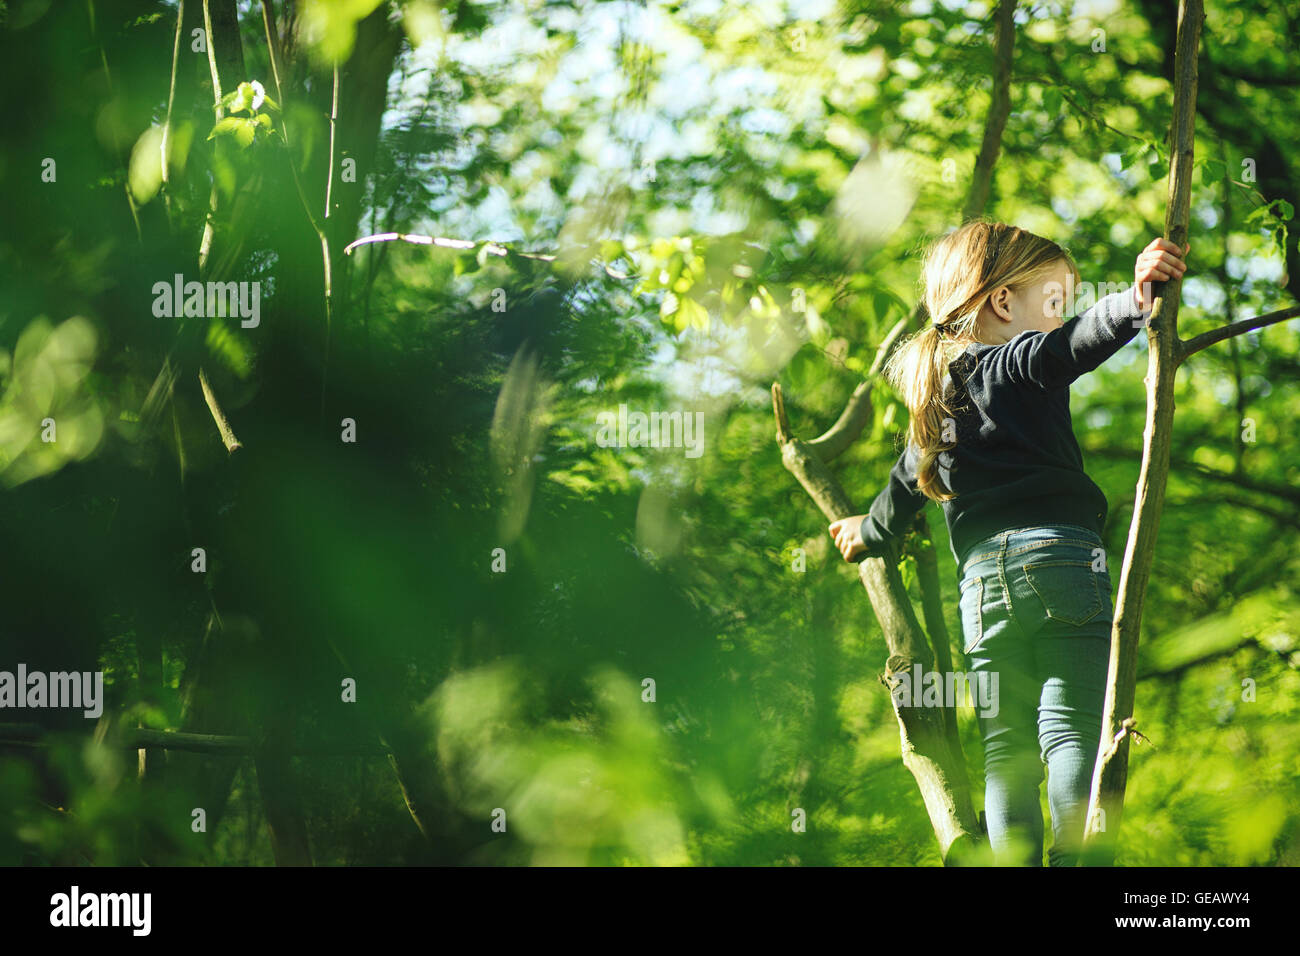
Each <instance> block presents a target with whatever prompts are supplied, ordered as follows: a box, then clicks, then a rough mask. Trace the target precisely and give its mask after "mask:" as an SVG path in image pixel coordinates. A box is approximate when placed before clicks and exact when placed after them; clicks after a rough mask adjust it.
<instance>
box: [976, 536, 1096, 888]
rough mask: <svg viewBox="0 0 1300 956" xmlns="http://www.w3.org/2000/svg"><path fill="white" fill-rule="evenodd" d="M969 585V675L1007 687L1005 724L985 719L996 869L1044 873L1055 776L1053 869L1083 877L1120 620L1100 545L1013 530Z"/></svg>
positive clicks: (996, 539) (979, 561)
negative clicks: (1043, 791) (1042, 797)
mask: <svg viewBox="0 0 1300 956" xmlns="http://www.w3.org/2000/svg"><path fill="white" fill-rule="evenodd" d="M959 573H960V576H961V583H960V585H959V590H960V595H961V596H960V604H961V624H962V632H963V634H964V644H963V654H964V656H965V657H966V662H967V663H966V666H967V669H968V670H969V671H971V672H973V673H982V672H988V673H990V674H992V673H996V674H997V675H998V684H997V687H998V707H997V709H996V713H995V714H993V716H991V717H986V716H984V715H983V714H981V713H980V711H979V710H978V708H977V711H976V713H977V715H978V716H979V724H980V732H981V734H982V736H983V738H984V776H985V795H984V815H985V822H986V825H987V827H988V833H989V840H990V842H991V843H992V845H993V851H994V856H995V859H996V860H997V861H998V862H1000V863H1009V864H1017V865H1027V866H1042V862H1043V814H1042V810H1041V809H1040V804H1039V785H1040V784H1041V783H1042V780H1043V767H1044V765H1046V767H1047V802H1048V806H1049V808H1050V810H1051V814H1052V837H1053V845H1052V848H1051V849H1050V850H1049V851H1048V859H1049V864H1050V865H1052V866H1077V865H1078V856H1079V850H1080V847H1081V844H1082V840H1083V829H1084V823H1085V819H1084V818H1085V816H1086V814H1087V807H1088V793H1089V790H1090V787H1091V784H1092V769H1093V764H1094V762H1095V761H1096V758H1097V745H1098V743H1099V742H1100V738H1101V719H1102V707H1103V704H1104V702H1105V697H1106V671H1107V665H1108V663H1109V658H1110V628H1111V622H1112V619H1113V617H1112V615H1113V611H1112V606H1111V599H1110V573H1109V570H1108V564H1107V562H1106V560H1105V551H1104V548H1103V546H1102V542H1101V538H1099V537H1098V536H1097V535H1096V533H1095V532H1092V531H1089V530H1088V529H1086V528H1081V527H1076V526H1074V525H1066V524H1054V525H1047V526H1041V527H1034V528H1011V529H1009V530H1007V531H1003V532H1001V533H999V534H996V535H994V536H992V537H991V538H987V539H985V540H984V541H981V542H979V543H978V544H976V545H975V546H974V547H972V548H971V549H970V551H969V552H967V554H966V555H965V556H964V557H963V559H962V566H961V568H960V569H959ZM980 679H981V680H988V678H987V677H986V678H980ZM972 680H973V678H972Z"/></svg>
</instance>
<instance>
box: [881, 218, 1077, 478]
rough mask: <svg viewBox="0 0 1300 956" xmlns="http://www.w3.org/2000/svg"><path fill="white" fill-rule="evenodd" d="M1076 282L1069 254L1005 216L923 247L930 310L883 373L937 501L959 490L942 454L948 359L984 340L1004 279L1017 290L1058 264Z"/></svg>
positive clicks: (948, 446)
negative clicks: (988, 310) (946, 475)
mask: <svg viewBox="0 0 1300 956" xmlns="http://www.w3.org/2000/svg"><path fill="white" fill-rule="evenodd" d="M1061 260H1064V261H1065V264H1066V268H1067V269H1068V270H1069V272H1070V273H1072V274H1073V276H1074V280H1075V282H1076V283H1077V282H1078V281H1079V270H1078V268H1077V267H1076V266H1075V264H1074V260H1073V259H1071V258H1070V255H1069V253H1067V252H1066V251H1065V250H1064V249H1062V248H1061V247H1060V246H1058V245H1057V244H1056V243H1054V242H1052V241H1051V240H1050V239H1044V238H1043V237H1042V236H1038V235H1035V234H1034V233H1032V232H1026V231H1025V230H1024V229H1019V228H1017V227H1015V226H1009V225H1007V224H1006V223H1002V222H989V221H987V220H983V219H977V220H974V221H972V222H968V223H966V224H965V225H963V226H961V227H959V228H957V229H954V230H953V231H952V232H949V233H948V234H947V235H945V236H943V237H942V238H940V239H939V240H937V241H936V242H935V243H934V244H933V245H931V247H930V249H929V251H928V252H926V254H925V263H924V265H923V267H922V279H923V282H924V286H925V291H924V293H923V294H922V297H921V301H922V304H923V305H924V307H925V311H926V312H928V313H929V320H928V321H927V322H926V327H925V328H924V329H922V330H921V331H919V332H915V333H913V334H912V335H911V336H909V337H908V338H907V339H906V340H905V341H903V342H902V343H901V344H900V345H899V346H898V347H897V348H896V349H895V350H894V353H893V354H892V355H891V356H890V357H889V361H888V362H887V363H886V364H885V369H884V374H885V378H886V379H887V380H888V381H889V383H890V384H891V385H893V387H894V389H895V390H896V391H897V392H898V394H899V396H900V397H901V398H902V399H903V402H904V403H905V404H906V405H907V409H908V411H909V412H910V413H911V419H910V421H909V423H908V427H907V437H908V441H909V443H911V444H914V445H915V446H916V447H917V448H918V449H919V450H920V457H919V460H918V462H917V473H916V477H917V488H918V490H919V491H920V492H921V493H922V494H924V495H925V496H926V497H927V498H930V499H931V500H933V501H947V500H949V499H951V498H953V497H955V495H954V494H953V493H952V492H951V491H950V490H949V489H947V488H945V487H944V485H943V483H942V482H941V480H940V476H939V466H940V464H944V465H945V466H946V462H944V461H941V459H940V456H942V455H944V454H945V453H946V452H949V451H951V450H952V449H953V448H955V447H956V440H955V439H956V435H951V436H950V437H951V438H952V439H953V440H952V441H944V440H943V438H944V434H943V425H944V421H945V419H951V418H955V412H956V409H955V408H953V407H952V406H951V404H950V397H951V396H950V394H949V393H948V392H947V391H946V390H945V385H946V384H947V380H948V364H949V363H950V362H951V361H952V360H953V359H955V358H956V357H957V356H958V355H960V354H961V353H962V351H964V350H965V348H966V346H967V345H969V344H970V343H971V342H976V341H979V314H980V310H981V309H982V308H983V306H984V303H985V302H987V301H988V300H989V298H990V297H991V296H992V295H993V293H994V292H995V291H997V290H998V289H999V288H1001V287H1002V286H1008V287H1009V288H1010V289H1011V290H1012V292H1018V291H1020V290H1021V289H1024V288H1026V287H1029V286H1032V285H1034V284H1035V283H1037V282H1041V281H1043V280H1044V279H1046V277H1047V276H1048V275H1049V274H1050V273H1051V272H1052V270H1053V269H1054V268H1055V267H1056V264H1057V263H1058V262H1060V261H1061Z"/></svg>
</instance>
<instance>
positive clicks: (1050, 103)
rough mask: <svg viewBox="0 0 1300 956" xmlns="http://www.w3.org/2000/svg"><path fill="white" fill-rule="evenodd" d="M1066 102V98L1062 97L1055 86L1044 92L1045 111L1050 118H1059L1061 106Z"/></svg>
mask: <svg viewBox="0 0 1300 956" xmlns="http://www.w3.org/2000/svg"><path fill="white" fill-rule="evenodd" d="M1064 100H1065V97H1064V96H1062V95H1061V91H1060V90H1058V89H1057V88H1056V87H1054V86H1052V87H1048V88H1047V89H1046V90H1044V91H1043V110H1044V111H1045V112H1046V113H1047V115H1048V116H1057V115H1059V114H1060V112H1061V104H1062V103H1063V102H1064Z"/></svg>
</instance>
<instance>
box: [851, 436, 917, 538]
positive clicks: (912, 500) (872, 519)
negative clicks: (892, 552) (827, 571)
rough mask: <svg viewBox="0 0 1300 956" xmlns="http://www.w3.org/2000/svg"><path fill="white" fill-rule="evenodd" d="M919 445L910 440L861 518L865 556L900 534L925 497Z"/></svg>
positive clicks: (899, 536) (901, 534)
mask: <svg viewBox="0 0 1300 956" xmlns="http://www.w3.org/2000/svg"><path fill="white" fill-rule="evenodd" d="M916 463H917V449H916V446H915V445H913V444H911V443H909V444H908V446H907V447H906V448H905V449H904V450H903V453H902V454H901V455H899V456H898V460H897V461H896V462H894V467H893V468H892V469H890V472H889V484H887V485H886V486H885V487H884V488H883V489H882V490H881V492H880V494H878V495H876V500H875V501H873V502H872V503H871V510H870V511H869V512H868V513H867V514H866V515H865V516H863V518H862V529H861V535H862V542H863V543H864V544H865V545H866V546H867V551H866V554H865V555H864V557H880V556H882V555H883V554H884V553H885V548H886V546H887V545H888V544H892V543H894V542H896V541H897V539H899V538H901V537H902V536H903V534H904V533H905V532H906V531H907V528H908V526H909V525H910V524H911V522H912V519H913V518H914V517H916V513H917V512H918V511H919V510H921V506H922V505H924V504H925V501H926V498H925V495H923V494H922V493H921V492H920V491H919V490H917V487H916Z"/></svg>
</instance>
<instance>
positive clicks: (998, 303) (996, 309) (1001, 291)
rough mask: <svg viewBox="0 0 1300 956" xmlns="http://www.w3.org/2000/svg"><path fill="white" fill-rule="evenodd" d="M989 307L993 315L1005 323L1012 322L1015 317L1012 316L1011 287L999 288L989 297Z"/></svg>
mask: <svg viewBox="0 0 1300 956" xmlns="http://www.w3.org/2000/svg"><path fill="white" fill-rule="evenodd" d="M988 307H989V308H990V309H991V310H992V311H993V314H994V315H995V316H997V317H998V318H999V319H1001V320H1002V321H1004V322H1010V321H1011V320H1012V319H1013V318H1015V316H1013V315H1012V314H1011V287H1010V286H1005V285H1004V286H999V287H998V288H996V289H994V290H993V294H992V295H991V296H989V300H988Z"/></svg>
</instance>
